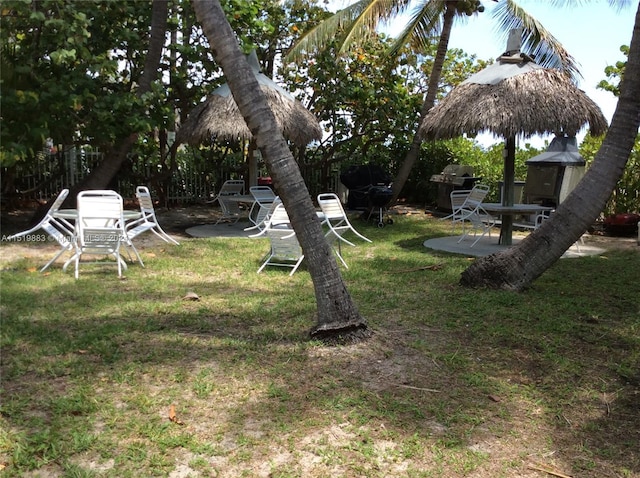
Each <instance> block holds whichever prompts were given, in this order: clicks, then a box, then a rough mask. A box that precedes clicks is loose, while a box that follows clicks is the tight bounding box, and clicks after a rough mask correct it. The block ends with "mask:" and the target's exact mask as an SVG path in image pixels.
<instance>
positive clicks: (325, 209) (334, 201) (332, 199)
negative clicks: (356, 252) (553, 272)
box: [318, 193, 371, 246]
mask: <svg viewBox="0 0 640 478" xmlns="http://www.w3.org/2000/svg"><path fill="white" fill-rule="evenodd" d="M318 205H319V206H320V209H322V214H323V215H324V224H326V225H327V226H328V227H329V232H328V233H327V235H328V234H334V235H335V236H336V237H337V238H338V239H340V240H341V241H344V242H346V243H347V244H349V245H350V246H355V244H353V243H352V242H350V241H348V240H347V239H345V238H344V234H345V233H346V232H348V231H351V232H352V233H353V234H355V235H356V236H357V237H359V238H360V239H362V240H364V241H367V242H371V240H370V239H367V238H366V237H364V236H363V235H362V234H360V233H359V232H358V231H356V230H355V228H354V227H353V226H352V225H351V222H350V221H349V217H348V216H347V213H346V212H345V210H344V208H343V207H342V203H341V202H340V198H338V196H337V195H336V194H334V193H322V194H318Z"/></svg>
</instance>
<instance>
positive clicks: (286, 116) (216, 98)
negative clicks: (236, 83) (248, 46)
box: [176, 53, 322, 146]
mask: <svg viewBox="0 0 640 478" xmlns="http://www.w3.org/2000/svg"><path fill="white" fill-rule="evenodd" d="M249 64H250V65H251V67H252V68H253V71H254V74H255V75H256V79H257V80H258V83H259V84H260V87H261V89H262V91H263V92H264V94H265V95H266V97H267V101H268V103H269V106H270V107H271V111H273V113H274V115H275V117H276V121H277V122H278V125H279V126H280V128H281V130H282V132H283V134H284V136H285V137H286V138H287V139H289V140H290V141H292V142H293V143H295V144H297V145H300V146H304V145H306V144H308V143H310V142H311V141H313V140H320V139H322V128H321V127H320V123H319V122H318V120H317V119H316V117H315V116H313V115H312V114H311V113H310V112H309V111H308V110H307V109H306V108H305V107H304V106H303V105H302V103H300V102H299V101H298V100H296V99H295V98H294V97H293V96H291V95H290V94H289V93H288V92H287V91H286V90H284V89H283V88H281V87H280V86H278V85H277V84H276V83H274V82H273V81H272V80H271V79H270V78H268V77H267V76H265V75H263V74H262V73H260V72H259V67H258V61H257V57H256V56H255V53H253V54H252V55H250V56H249ZM215 139H219V140H237V139H244V140H249V139H251V132H250V131H249V128H248V127H247V125H246V123H245V121H244V118H243V117H242V115H241V114H240V111H239V110H238V106H237V105H236V102H235V101H234V99H233V96H232V95H231V90H230V89H229V86H228V85H226V84H224V85H222V86H220V87H219V88H217V89H216V90H214V91H213V93H211V95H210V96H209V97H208V98H207V99H206V100H205V101H204V102H203V103H201V104H200V105H198V106H197V107H195V108H194V109H193V111H191V113H190V114H189V117H188V118H187V120H186V121H185V122H184V124H183V125H182V126H181V127H180V130H179V131H178V133H177V136H176V142H177V143H189V144H200V143H202V142H208V141H211V140H215Z"/></svg>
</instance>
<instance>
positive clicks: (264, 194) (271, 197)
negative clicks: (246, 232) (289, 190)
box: [249, 186, 276, 229]
mask: <svg viewBox="0 0 640 478" xmlns="http://www.w3.org/2000/svg"><path fill="white" fill-rule="evenodd" d="M249 192H250V193H251V195H252V196H253V201H254V202H253V205H252V206H251V210H250V211H249V221H250V222H251V223H252V224H253V227H252V228H258V229H263V228H264V226H265V220H266V219H267V217H268V214H269V211H270V210H271V209H272V205H273V202H274V201H275V199H276V194H275V193H274V192H273V190H272V189H271V188H270V187H269V186H251V187H250V188H249Z"/></svg>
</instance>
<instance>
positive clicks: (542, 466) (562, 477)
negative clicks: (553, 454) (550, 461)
mask: <svg viewBox="0 0 640 478" xmlns="http://www.w3.org/2000/svg"><path fill="white" fill-rule="evenodd" d="M529 468H530V469H532V470H537V471H543V472H545V473H548V474H549V475H552V476H557V477H559V478H572V477H571V476H570V475H565V474H564V473H562V472H560V471H556V470H554V469H553V468H552V467H550V466H549V465H545V464H543V463H535V464H529Z"/></svg>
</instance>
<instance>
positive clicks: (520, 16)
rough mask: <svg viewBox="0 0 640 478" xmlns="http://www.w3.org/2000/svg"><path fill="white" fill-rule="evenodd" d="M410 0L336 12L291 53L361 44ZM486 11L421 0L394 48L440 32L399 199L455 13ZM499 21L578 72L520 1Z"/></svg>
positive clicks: (366, 3)
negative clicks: (517, 29)
mask: <svg viewBox="0 0 640 478" xmlns="http://www.w3.org/2000/svg"><path fill="white" fill-rule="evenodd" d="M408 5H409V2H407V1H405V0H401V1H396V2H388V1H383V0H361V1H359V2H356V3H354V4H352V5H350V6H348V7H346V8H344V9H343V10H341V11H339V12H337V13H336V14H335V15H333V16H332V17H331V18H329V19H327V20H325V21H324V22H322V23H321V24H320V25H318V26H317V27H315V28H314V29H312V30H310V31H309V32H306V34H305V35H304V36H303V37H302V38H301V40H300V42H298V43H297V45H296V46H295V47H294V48H293V49H292V50H291V51H290V52H289V54H288V58H289V59H292V60H293V59H296V58H298V57H299V56H300V55H302V54H303V53H308V52H311V51H315V50H318V49H322V48H324V47H325V46H326V44H327V43H328V42H329V41H331V40H332V39H333V38H335V37H336V35H337V33H339V32H343V33H342V34H341V35H340V36H339V39H340V44H341V48H340V51H341V52H344V51H346V50H348V49H349V48H353V47H354V46H355V45H358V44H359V43H360V42H361V41H362V40H363V39H366V38H368V37H370V36H371V35H372V34H373V32H374V31H375V29H376V28H377V26H378V24H379V22H380V21H383V20H389V19H390V18H393V17H394V16H395V15H397V14H398V13H400V12H403V11H405V10H406V9H407V7H408ZM482 11H484V7H483V6H482V4H481V3H480V2H479V1H477V0H422V1H420V2H418V3H417V4H416V6H415V8H414V10H413V15H412V17H411V20H410V21H409V22H408V25H407V27H406V29H405V31H404V32H403V33H402V34H401V35H400V37H399V39H398V41H397V45H396V47H395V48H393V49H392V50H393V51H398V50H399V49H400V48H401V46H403V45H405V44H406V43H407V42H409V43H410V45H411V46H412V47H413V48H414V49H415V51H418V52H420V51H421V49H423V48H424V46H425V45H427V44H429V43H431V41H432V36H433V35H434V34H436V35H439V40H438V48H437V54H436V60H435V62H434V65H433V68H432V70H431V72H430V74H429V86H428V89H427V93H426V97H425V99H424V103H423V105H422V109H421V112H420V119H419V121H418V123H417V124H416V125H414V127H413V128H412V131H413V132H414V133H415V134H414V136H413V139H412V141H411V146H410V148H409V151H408V152H407V154H406V156H405V159H404V162H403V164H402V166H401V167H400V168H399V170H398V173H397V175H396V178H395V180H394V182H393V190H394V196H393V200H396V199H397V198H398V196H399V195H400V192H401V190H402V188H403V187H404V184H405V182H406V181H407V179H408V177H409V175H410V172H411V169H412V168H413V165H414V164H415V162H416V160H417V159H418V156H419V152H420V144H421V139H420V138H419V137H418V135H417V131H418V126H419V125H420V123H421V121H422V118H424V116H425V115H426V114H427V113H428V111H429V110H430V109H431V108H432V107H433V105H434V103H435V100H436V98H437V95H438V87H439V83H440V77H441V74H442V69H443V65H444V61H445V57H446V52H447V49H448V44H449V37H450V35H451V29H452V27H453V24H454V21H455V20H456V19H460V18H465V17H467V16H471V15H473V14H475V13H477V12H482ZM496 18H497V21H498V26H499V28H500V29H501V31H503V32H504V33H505V34H506V33H507V32H508V31H510V30H511V29H513V28H515V27H522V28H523V35H524V40H523V44H524V50H525V52H526V53H530V54H532V55H536V56H537V58H539V63H540V64H541V65H543V66H553V67H560V68H563V69H566V70H567V71H568V72H570V73H571V74H575V73H576V72H577V68H576V66H575V63H574V60H573V58H572V57H571V55H569V54H568V53H567V52H566V51H565V50H564V48H563V47H562V45H561V44H560V43H559V42H558V41H557V40H556V39H555V38H554V37H553V35H551V34H550V33H549V32H548V31H547V30H546V29H545V28H544V27H543V26H542V24H541V23H540V22H538V21H537V20H535V19H534V18H533V17H532V16H530V15H529V14H528V13H527V12H526V11H525V10H524V9H523V8H521V7H520V6H519V5H518V4H517V3H516V2H514V1H512V0H510V1H507V0H504V1H503V2H502V3H501V4H500V6H499V7H498V9H497V10H496Z"/></svg>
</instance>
